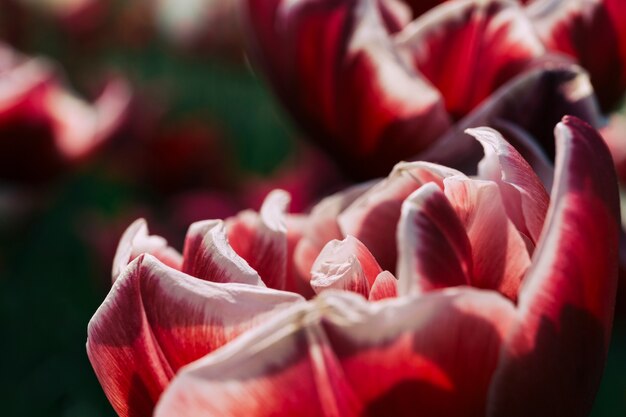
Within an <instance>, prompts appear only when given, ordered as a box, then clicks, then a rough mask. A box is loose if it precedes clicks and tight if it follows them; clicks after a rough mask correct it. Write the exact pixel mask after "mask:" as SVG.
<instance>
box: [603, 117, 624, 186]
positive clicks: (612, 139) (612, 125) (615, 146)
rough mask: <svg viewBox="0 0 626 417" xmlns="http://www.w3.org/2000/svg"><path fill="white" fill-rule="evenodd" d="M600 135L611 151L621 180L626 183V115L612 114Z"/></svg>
mask: <svg viewBox="0 0 626 417" xmlns="http://www.w3.org/2000/svg"><path fill="white" fill-rule="evenodd" d="M600 133H602V137H603V138H604V141H605V142H606V144H607V146H608V147H609V150H610V151H611V156H613V162H614V163H615V169H616V170H617V175H618V176H619V179H620V180H621V181H622V182H626V115H624V114H620V113H614V114H612V115H611V117H610V118H609V123H608V124H607V125H606V126H605V127H604V128H602V129H601V130H600Z"/></svg>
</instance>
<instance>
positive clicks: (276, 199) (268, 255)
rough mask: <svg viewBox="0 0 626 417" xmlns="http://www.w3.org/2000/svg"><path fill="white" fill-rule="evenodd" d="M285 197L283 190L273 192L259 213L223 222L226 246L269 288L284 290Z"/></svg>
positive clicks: (285, 259)
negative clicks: (226, 240)
mask: <svg viewBox="0 0 626 417" xmlns="http://www.w3.org/2000/svg"><path fill="white" fill-rule="evenodd" d="M289 198H290V197H289V194H288V193H286V192H285V191H282V190H274V191H272V192H271V193H269V194H268V196H267V197H266V199H265V201H264V202H263V206H262V207H261V211H260V213H258V214H257V213H255V212H252V211H244V212H242V213H240V214H239V215H237V217H234V218H231V219H228V220H227V221H226V229H227V233H228V241H229V242H230V245H231V246H232V247H233V249H234V250H235V252H237V254H239V256H241V257H242V258H243V259H245V260H246V261H247V262H248V264H250V266H251V267H252V268H253V269H254V270H255V271H257V272H258V273H259V275H260V276H261V279H263V282H265V285H267V286H268V287H270V288H276V289H284V288H285V285H286V278H287V226H286V223H285V222H286V210H287V206H288V205H289Z"/></svg>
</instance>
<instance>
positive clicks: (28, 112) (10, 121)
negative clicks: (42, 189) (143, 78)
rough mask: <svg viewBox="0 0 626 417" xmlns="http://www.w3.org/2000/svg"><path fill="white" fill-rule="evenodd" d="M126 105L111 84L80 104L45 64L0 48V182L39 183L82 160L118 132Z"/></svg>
mask: <svg viewBox="0 0 626 417" xmlns="http://www.w3.org/2000/svg"><path fill="white" fill-rule="evenodd" d="M129 102H130V88H129V86H128V85H127V84H126V83H125V82H124V81H123V80H121V79H112V80H111V81H109V83H108V84H107V85H106V86H105V88H104V90H103V91H102V93H101V94H100V96H99V97H98V98H97V99H96V101H95V102H94V103H93V104H88V103H85V102H84V101H82V100H81V99H79V98H77V97H76V96H75V95H74V94H73V93H71V92H70V91H69V90H68V89H67V88H66V87H65V86H64V85H63V83H62V82H61V78H60V76H59V74H58V71H57V70H56V69H55V68H54V67H53V65H52V64H51V63H50V62H48V61H46V60H44V59H42V58H27V57H24V56H21V55H19V54H18V53H17V52H15V51H13V50H12V49H10V48H9V47H8V46H6V45H0V179H1V180H4V181H18V182H23V181H27V182H32V181H35V182H37V181H43V180H47V179H49V178H50V177H51V176H53V175H54V174H56V173H59V172H60V171H62V170H64V169H66V168H67V167H69V166H71V165H72V164H76V163H78V162H81V161H83V160H85V159H86V158H88V157H89V156H91V155H92V154H93V153H94V152H95V151H96V150H97V149H99V148H100V147H101V146H102V145H103V144H104V143H106V142H107V141H108V140H109V139H110V138H111V137H112V136H113V134H115V133H116V131H117V130H118V129H119V128H120V126H121V125H122V123H123V121H124V120H125V116H126V109H127V108H128V105H129Z"/></svg>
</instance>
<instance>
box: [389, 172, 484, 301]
mask: <svg viewBox="0 0 626 417" xmlns="http://www.w3.org/2000/svg"><path fill="white" fill-rule="evenodd" d="M397 245H398V268H397V274H398V292H399V294H401V295H408V294H416V293H422V292H426V291H431V290H434V289H440V288H445V287H453V286H458V285H469V284H470V281H471V274H472V247H471V244H470V240H469V238H468V237H467V233H466V232H465V228H464V225H463V223H461V220H460V219H459V217H458V216H457V214H456V212H455V211H454V208H453V207H452V206H451V205H450V203H449V202H448V199H447V198H446V196H445V195H444V193H443V192H442V191H441V189H440V188H439V187H438V186H437V185H435V184H434V183H428V184H425V185H423V186H422V187H420V188H419V189H418V190H416V191H415V192H414V193H413V194H411V195H410V196H409V197H408V198H407V199H406V200H405V201H404V203H403V204H402V215H401V217H400V222H399V224H398V239H397Z"/></svg>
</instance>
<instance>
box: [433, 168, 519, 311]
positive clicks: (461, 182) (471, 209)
mask: <svg viewBox="0 0 626 417" xmlns="http://www.w3.org/2000/svg"><path fill="white" fill-rule="evenodd" d="M444 184H445V193H446V196H447V197H448V200H449V201H450V203H451V204H452V207H454V210H455V211H456V213H457V215H458V216H459V218H460V219H461V222H462V224H463V225H464V227H465V230H467V236H468V237H469V240H470V242H471V244H472V260H473V268H472V274H471V284H472V286H475V287H479V288H489V289H494V290H497V291H499V292H500V293H501V294H503V295H505V296H507V297H508V298H510V299H511V300H517V295H518V288H519V285H520V282H521V280H522V278H523V277H524V275H525V274H526V270H527V269H528V267H529V265H530V257H529V254H528V251H527V247H526V243H525V242H524V240H523V239H522V237H521V235H520V234H519V232H518V231H517V229H516V228H515V225H513V222H511V220H509V218H508V216H507V213H506V210H505V208H504V204H503V202H502V198H501V197H500V191H499V188H498V185H497V184H496V183H495V182H492V181H480V180H470V179H468V178H463V177H452V178H447V179H446V180H444Z"/></svg>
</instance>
